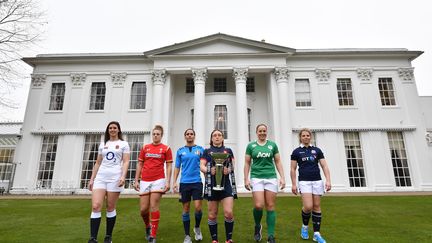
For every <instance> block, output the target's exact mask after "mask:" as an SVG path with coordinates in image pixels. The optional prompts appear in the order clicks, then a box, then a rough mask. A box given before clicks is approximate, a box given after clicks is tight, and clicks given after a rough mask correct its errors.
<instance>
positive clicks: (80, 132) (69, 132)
mask: <svg viewBox="0 0 432 243" xmlns="http://www.w3.org/2000/svg"><path fill="white" fill-rule="evenodd" d="M30 133H31V134H33V135H90V134H104V133H105V131H102V130H33V131H31V132H30ZM122 133H124V134H143V133H144V134H146V135H147V134H150V131H143V130H123V131H122Z"/></svg>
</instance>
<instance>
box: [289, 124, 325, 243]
mask: <svg viewBox="0 0 432 243" xmlns="http://www.w3.org/2000/svg"><path fill="white" fill-rule="evenodd" d="M311 138H312V132H311V130H310V129H307V128H303V129H301V130H300V133H299V141H300V147H298V148H296V149H294V151H293V152H292V154H291V171H290V175H291V182H292V189H291V190H292V193H294V194H295V195H297V190H298V191H299V192H300V194H301V197H302V202H303V208H302V221H303V225H302V227H301V231H300V236H301V238H302V239H309V233H308V224H309V219H310V217H311V215H312V224H313V230H314V235H313V240H314V241H317V242H319V243H325V242H326V241H325V240H324V238H323V237H322V236H321V234H320V226H321V196H322V195H323V194H324V192H325V191H330V189H331V181H330V170H329V168H328V165H327V161H326V160H325V158H324V154H323V152H322V151H321V149H319V148H318V147H315V146H313V145H311V144H310V142H311ZM318 164H319V165H320V166H321V168H322V170H323V172H324V176H325V179H326V181H325V184H324V182H323V181H322V180H321V174H320V169H319V166H318ZM297 165H298V167H299V173H298V185H297V177H296V170H297Z"/></svg>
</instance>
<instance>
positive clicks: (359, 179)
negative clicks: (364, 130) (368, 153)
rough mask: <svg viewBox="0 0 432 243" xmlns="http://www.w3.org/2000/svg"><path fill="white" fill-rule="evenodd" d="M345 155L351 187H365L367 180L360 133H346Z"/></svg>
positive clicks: (344, 134)
mask: <svg viewBox="0 0 432 243" xmlns="http://www.w3.org/2000/svg"><path fill="white" fill-rule="evenodd" d="M343 137H344V143H345V155H346V162H347V168H348V177H349V182H350V187H365V186H366V179H365V173H364V165H363V155H362V148H361V144H360V137H359V133H358V132H344V133H343Z"/></svg>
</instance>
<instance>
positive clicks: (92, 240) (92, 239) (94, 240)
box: [88, 237, 98, 243]
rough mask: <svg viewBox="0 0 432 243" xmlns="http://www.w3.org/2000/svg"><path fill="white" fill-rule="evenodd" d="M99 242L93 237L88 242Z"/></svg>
mask: <svg viewBox="0 0 432 243" xmlns="http://www.w3.org/2000/svg"><path fill="white" fill-rule="evenodd" d="M97 242H98V241H97V240H96V238H93V237H91V238H90V239H89V240H88V243H97Z"/></svg>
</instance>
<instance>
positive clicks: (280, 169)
mask: <svg viewBox="0 0 432 243" xmlns="http://www.w3.org/2000/svg"><path fill="white" fill-rule="evenodd" d="M274 162H275V165H276V169H277V171H278V172H279V176H280V179H279V186H280V189H281V190H283V189H284V188H285V172H284V169H283V165H282V162H281V158H280V154H275V156H274Z"/></svg>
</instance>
